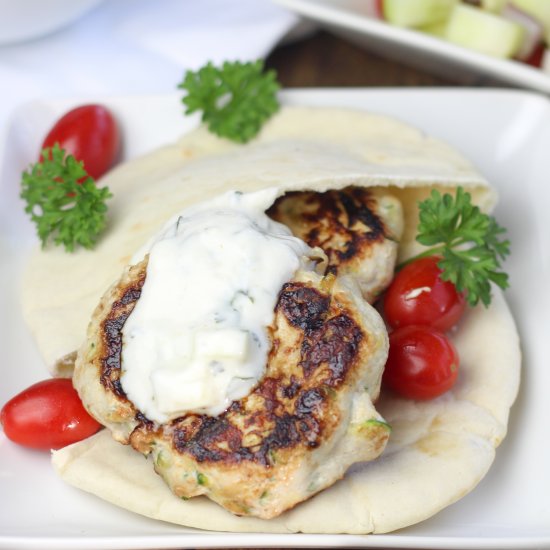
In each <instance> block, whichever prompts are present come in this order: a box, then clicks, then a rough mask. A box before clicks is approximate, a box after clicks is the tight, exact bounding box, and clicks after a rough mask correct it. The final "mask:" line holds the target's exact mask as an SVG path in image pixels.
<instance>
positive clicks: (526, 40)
mask: <svg viewBox="0 0 550 550" xmlns="http://www.w3.org/2000/svg"><path fill="white" fill-rule="evenodd" d="M501 16H502V17H504V18H505V19H508V20H510V21H514V22H516V23H517V24H518V25H521V26H522V27H523V29H524V31H525V32H524V34H523V42H522V44H521V47H520V49H519V51H518V52H517V54H516V57H517V58H518V59H520V60H521V61H525V60H526V59H529V58H530V57H531V56H532V55H533V53H534V52H535V50H536V49H537V48H538V47H539V44H541V43H542V42H543V40H544V27H543V25H542V23H541V22H540V21H539V20H538V19H537V18H536V17H533V16H532V15H530V14H528V13H527V12H526V11H523V10H522V9H520V8H518V7H517V6H516V5H515V4H506V6H504V8H503V9H502V12H501Z"/></svg>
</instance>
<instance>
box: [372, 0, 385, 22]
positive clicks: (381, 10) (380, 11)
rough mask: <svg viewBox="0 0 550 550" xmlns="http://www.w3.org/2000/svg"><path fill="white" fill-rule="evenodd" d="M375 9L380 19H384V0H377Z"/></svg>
mask: <svg viewBox="0 0 550 550" xmlns="http://www.w3.org/2000/svg"><path fill="white" fill-rule="evenodd" d="M374 10H375V12H376V15H377V16H378V17H379V18H380V19H384V0H375V2H374Z"/></svg>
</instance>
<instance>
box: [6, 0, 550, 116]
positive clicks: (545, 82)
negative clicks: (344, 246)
mask: <svg viewBox="0 0 550 550" xmlns="http://www.w3.org/2000/svg"><path fill="white" fill-rule="evenodd" d="M399 1H401V4H403V0H362V1H357V0H279V1H278V2H272V1H269V0H201V2H192V1H190V0H184V1H181V0H155V1H153V0H109V1H108V2H107V1H102V0H78V1H71V0H48V1H40V0H18V1H17V2H12V1H11V0H0V94H1V98H2V101H1V102H0V124H1V125H2V126H4V125H5V124H6V121H7V119H8V117H9V114H10V112H11V111H13V109H14V108H15V107H16V106H18V105H20V104H22V103H24V102H26V101H30V100H34V99H37V98H41V97H67V96H86V97H94V98H99V97H101V96H102V95H127V94H150V93H166V92H170V91H173V90H175V87H176V86H177V83H178V82H179V81H180V80H181V78H182V76H183V74H184V71H185V70H186V69H196V68H198V67H199V66H201V65H202V64H204V63H206V61H209V60H211V61H214V62H220V61H222V60H229V59H231V60H232V59H241V60H250V59H255V58H259V57H261V58H265V59H266V60H267V66H269V67H273V68H275V69H277V71H278V73H279V77H280V80H281V82H282V84H283V85H284V86H287V87H290V86H292V87H301V86H449V85H468V86H519V87H527V88H532V89H537V90H539V91H543V92H544V93H550V76H548V74H547V73H544V72H543V71H542V69H538V68H536V69H535V68H533V67H532V66H530V65H527V64H526V63H520V62H518V61H510V60H507V59H502V58H498V57H494V56H493V57H491V56H489V55H485V54H484V53H479V52H476V51H473V50H471V49H469V50H468V49H467V48H463V47H461V46H457V45H455V44H452V43H450V42H449V41H445V40H441V39H440V37H434V32H432V31H430V33H428V32H424V30H425V28H424V27H422V26H421V27H419V23H418V21H416V22H415V21H414V20H413V21H411V20H410V18H409V20H405V22H403V21H402V20H397V22H396V23H395V14H394V15H392V12H390V11H388V10H389V8H388V6H389V7H391V4H395V5H398V4H399ZM483 1H484V2H490V3H491V6H489V7H490V8H491V9H492V10H493V12H492V13H491V12H489V11H486V13H488V14H489V15H490V16H491V17H492V16H499V17H500V15H499V14H496V13H495V11H494V10H495V9H496V8H495V5H496V4H495V2H496V3H497V4H498V3H499V2H500V4H502V2H503V1H504V0H483ZM516 1H517V2H525V1H527V2H528V0H516ZM406 2H407V4H408V6H409V7H410V6H412V5H414V4H418V5H420V6H421V5H422V4H424V5H426V4H427V0H406ZM536 2H539V4H536V3H535V4H534V5H535V7H536V6H537V5H546V6H550V3H549V2H548V1H547V0H536ZM439 3H442V4H445V5H447V6H448V7H449V6H453V5H455V4H457V3H458V4H462V5H464V3H462V2H459V1H458V0H439ZM531 3H532V4H533V1H531ZM428 4H429V5H430V6H431V8H430V7H429V9H428V8H426V9H427V10H428V11H427V12H426V13H427V15H425V17H428V20H435V21H436V22H437V21H440V20H441V17H442V16H441V15H437V16H434V11H433V5H434V2H433V1H431V2H428ZM436 4H437V2H436ZM467 4H468V6H471V5H472V4H475V2H472V1H469V2H467ZM478 4H479V6H477V8H475V7H474V8H472V9H478V10H479V11H481V7H483V6H482V5H481V4H483V2H481V0H480V1H479V2H478ZM485 7H487V6H485ZM400 9H401V8H400ZM446 9H447V8H446ZM449 9H450V8H449ZM468 9H470V8H468ZM384 10H386V11H384ZM520 11H521V10H520ZM409 12H410V10H409ZM420 12H421V10H420V9H419V8H416V9H415V10H414V14H415V17H416V15H417V14H418V13H420ZM523 13H524V15H525V13H526V12H525V11H524V12H523ZM398 15H399V16H400V14H399V13H398ZM474 15H475V14H474ZM386 16H388V17H390V16H391V17H393V18H394V19H393V20H392V21H390V20H388V17H386ZM391 17H390V18H391ZM434 17H435V19H434ZM445 17H446V18H447V19H445V21H447V20H448V19H449V11H448V10H447V12H446V15H445ZM528 17H530V18H531V19H532V20H533V19H535V18H534V17H533V16H532V15H531V16H529V15H528ZM438 18H439V19H438ZM413 19H414V18H413ZM394 23H395V24H394ZM497 23H498V22H497ZM484 24H485V22H482V23H479V25H481V26H482V31H483V33H484V34H485V35H487V30H486V28H485V27H483V25H484ZM489 24H490V25H493V24H494V21H492V20H491V21H489ZM513 24H514V25H515V26H516V27H518V25H519V23H517V22H514V23H513ZM411 25H416V27H417V28H415V29H413V30H410V28H405V27H406V26H409V27H411ZM465 25H466V27H467V28H469V29H470V30H471V32H470V31H468V33H467V34H469V35H472V33H473V31H474V30H475V29H476V25H478V23H475V24H473V23H471V22H467V23H466V24H465ZM468 26H469V27H468ZM432 27H433V24H432ZM432 27H430V28H432ZM437 28H439V29H441V28H442V27H441V23H439V27H437ZM491 28H492V27H491ZM506 28H507V27H506ZM526 28H527V27H525V29H526ZM472 29H473V30H472ZM525 29H524V30H521V29H520V31H521V32H522V33H523V36H524V37H525V36H529V37H530V39H532V40H531V41H533V40H534V38H533V36H534V34H533V33H534V32H535V31H537V32H538V35H537V37H538V38H537V37H535V38H537V40H539V42H538V43H537V44H539V43H542V42H541V37H542V36H543V34H541V33H543V32H544V28H543V26H541V24H539V26H538V27H537V28H536V29H535V31H531V34H529V32H528V31H526V30H525ZM516 30H517V29H516ZM520 31H517V32H520ZM438 32H440V31H438ZM499 32H501V35H499V34H498V33H497V34H496V35H495V36H497V37H500V38H498V39H493V40H492V39H491V36H489V38H487V40H488V41H489V44H491V40H492V43H495V42H499V43H500V42H501V41H502V40H504V38H505V36H504V35H502V33H503V32H504V31H501V30H500V28H499ZM478 34H479V33H478ZM502 36H504V38H502ZM514 36H515V35H514ZM474 38H475V37H474ZM501 39H502V40H501ZM487 40H486V42H487ZM539 53H540V52H539ZM500 57H502V56H500ZM539 57H540V56H539ZM540 63H541V60H540V59H539V64H540Z"/></svg>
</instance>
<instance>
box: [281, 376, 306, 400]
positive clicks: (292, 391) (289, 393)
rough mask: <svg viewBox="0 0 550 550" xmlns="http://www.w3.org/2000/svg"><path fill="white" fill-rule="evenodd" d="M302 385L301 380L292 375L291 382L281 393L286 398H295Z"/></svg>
mask: <svg viewBox="0 0 550 550" xmlns="http://www.w3.org/2000/svg"><path fill="white" fill-rule="evenodd" d="M301 387H302V385H301V384H300V382H299V381H298V380H297V379H296V377H295V376H294V375H292V376H291V377H290V383H289V384H287V385H286V386H284V387H283V388H282V389H281V394H282V396H283V397H284V398H285V399H294V397H296V394H297V393H298V391H299V390H300V388H301Z"/></svg>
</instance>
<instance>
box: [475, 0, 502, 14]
mask: <svg viewBox="0 0 550 550" xmlns="http://www.w3.org/2000/svg"><path fill="white" fill-rule="evenodd" d="M507 2H508V0H481V8H482V9H484V10H486V11H492V12H493V13H500V11H501V10H502V8H503V7H504V5H505V4H507Z"/></svg>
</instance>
